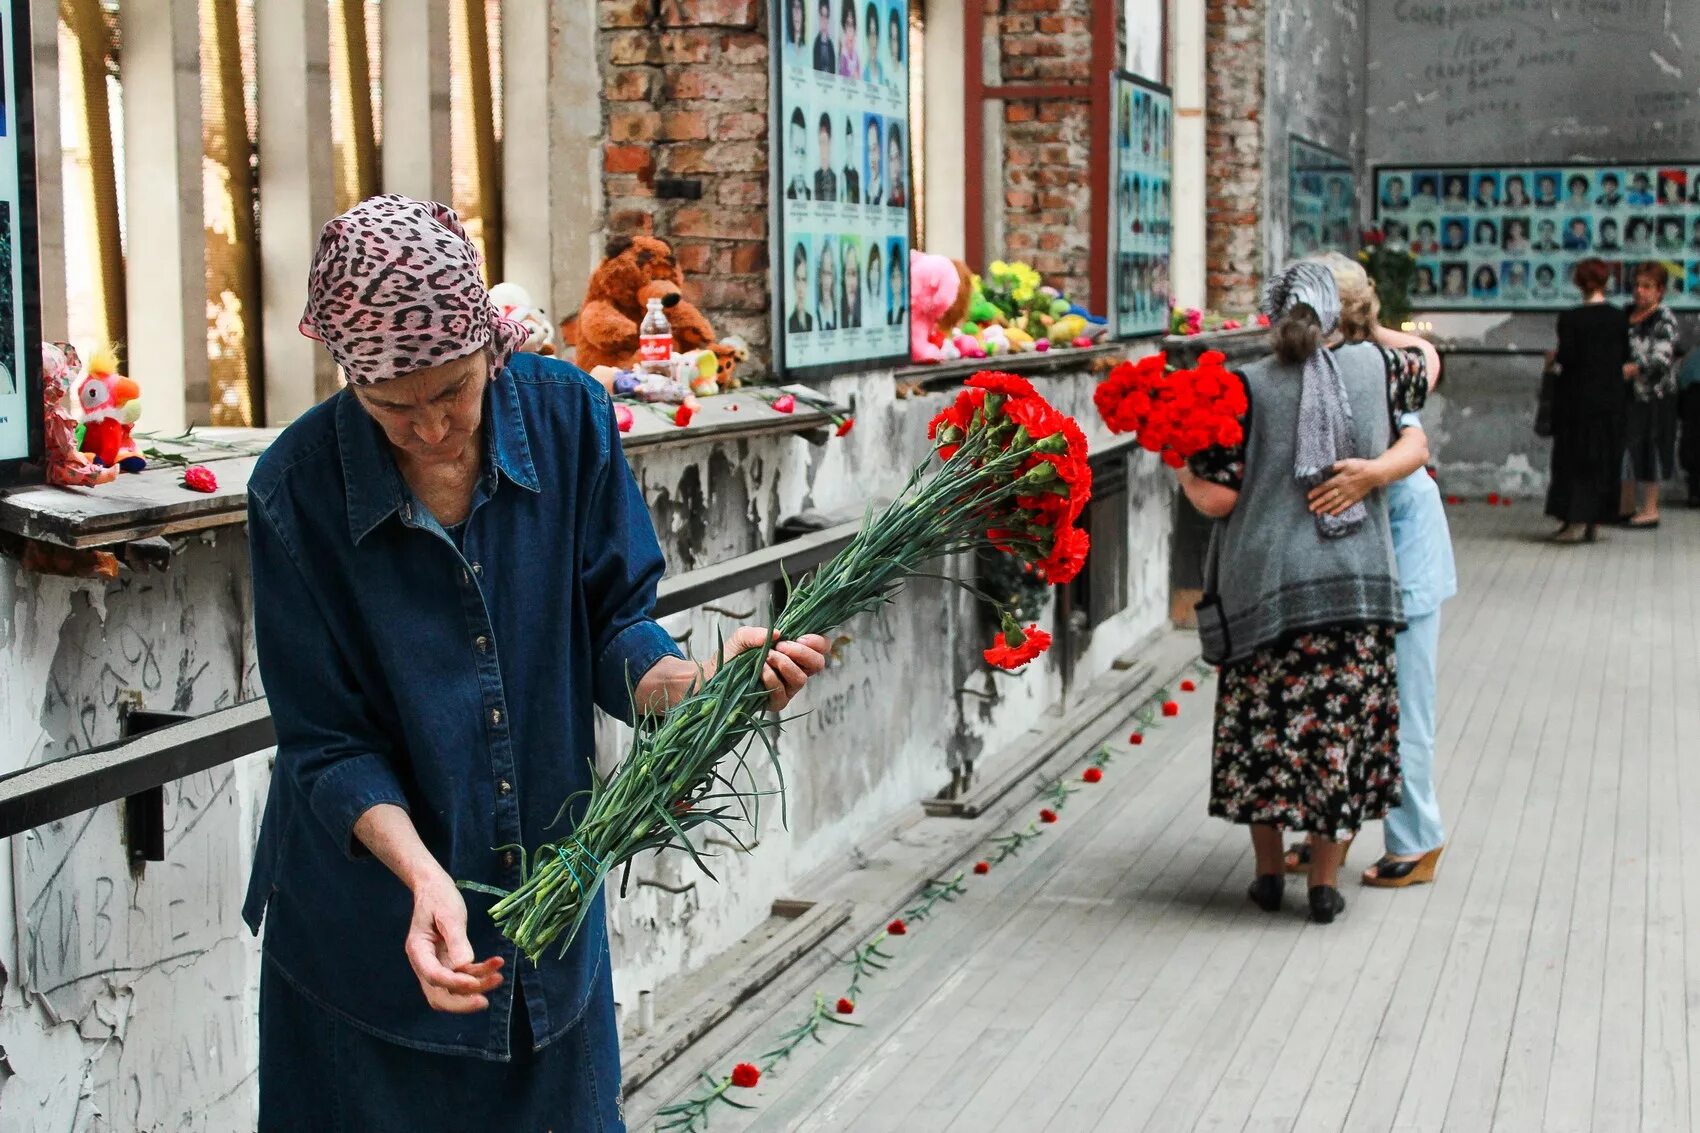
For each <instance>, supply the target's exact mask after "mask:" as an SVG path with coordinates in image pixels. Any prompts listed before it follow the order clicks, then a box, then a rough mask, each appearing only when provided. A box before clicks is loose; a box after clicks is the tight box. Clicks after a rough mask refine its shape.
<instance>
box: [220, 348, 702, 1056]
mask: <svg viewBox="0 0 1700 1133" xmlns="http://www.w3.org/2000/svg"><path fill="white" fill-rule="evenodd" d="M484 412H485V416H484V437H485V468H484V473H483V476H482V477H481V478H480V481H479V483H478V486H477V489H476V492H475V495H474V497H473V504H472V512H471V514H470V516H469V517H468V518H467V520H466V522H465V524H464V525H461V526H459V527H457V529H456V531H455V533H454V534H453V535H451V534H450V533H449V532H447V531H445V530H444V529H443V528H442V526H440V525H439V524H438V523H437V522H436V520H435V519H433V518H432V516H431V514H430V512H429V510H428V509H426V508H425V507H424V506H422V505H421V504H420V503H419V501H418V500H417V499H415V498H414V496H413V495H412V493H411V492H410V491H409V490H408V488H407V487H406V485H405V483H404V482H403V480H402V478H401V475H400V473H399V472H398V471H397V469H396V466H395V462H394V460H393V459H392V457H391V455H390V451H389V447H388V442H387V441H386V440H385V439H384V436H383V434H382V432H381V431H380V430H379V428H378V426H377V425H376V423H375V422H373V421H372V420H371V418H370V417H369V416H368V415H367V413H366V411H365V410H364V409H363V408H362V407H361V406H360V404H359V402H358V401H356V400H355V398H354V396H353V394H352V393H351V392H349V391H347V390H344V391H343V392H341V393H339V394H337V395H336V396H335V397H332V398H331V399H330V400H328V401H327V402H325V403H324V404H322V405H319V406H316V407H315V408H314V409H312V410H310V411H309V412H308V413H307V414H305V415H304V416H303V417H302V418H301V419H300V420H299V421H297V422H296V423H295V424H294V425H292V426H291V427H290V428H289V429H288V430H286V431H285V432H284V434H283V435H282V436H281V437H279V438H278V440H277V441H276V443H274V444H273V445H272V447H271V448H270V450H269V451H268V452H267V453H266V455H265V456H264V458H262V459H261V461H260V463H259V466H258V468H257V469H256V470H255V473H254V476H253V478H252V480H251V481H250V484H249V502H248V518H249V540H250V549H251V555H252V560H253V580H254V621H255V633H256V638H257V646H258V651H259V659H260V671H261V675H262V677H263V679H264V682H265V687H266V693H267V695H268V696H269V698H270V701H271V708H272V716H273V719H274V721H275V723H276V727H277V737H278V750H277V762H276V767H275V770H274V772H273V777H272V788H271V794H270V797H269V799H268V801H267V804H266V812H265V818H264V822H263V824H262V828H261V833H260V839H259V844H258V847H257V848H256V850H255V860H254V871H253V875H252V878H251V880H250V883H249V891H248V899H247V902H246V904H245V905H244V908H243V916H244V918H245V919H246V921H247V922H248V925H249V927H250V928H252V929H253V930H254V931H255V932H258V931H259V928H260V922H261V918H262V917H264V919H265V922H266V938H265V952H266V956H267V959H268V961H270V962H271V963H273V964H275V965H276V966H277V968H278V970H279V971H280V972H282V973H283V974H284V975H285V976H286V977H287V978H288V979H289V980H290V981H291V982H292V983H294V984H295V985H296V986H297V987H298V988H299V989H300V990H301V991H302V992H303V993H305V994H306V995H308V996H309V997H311V998H313V999H315V1000H317V1001H319V1002H320V1003H321V1005H323V1006H325V1007H328V1008H330V1009H332V1010H334V1011H337V1012H339V1013H341V1014H342V1015H344V1016H345V1017H347V1018H348V1019H349V1020H351V1021H352V1022H354V1023H355V1024H357V1025H358V1026H360V1027H362V1028H364V1029H366V1030H368V1031H371V1032H372V1033H374V1034H377V1035H379V1036H382V1037H384V1038H387V1039H391V1040H393V1041H395V1042H398V1043H402V1044H404V1045H407V1046H411V1047H414V1048H417V1049H421V1050H429V1051H437V1052H441V1053H451V1054H469V1055H475V1056H479V1057H484V1058H489V1059H496V1060H503V1059H506V1058H507V1057H508V1053H509V1052H508V1032H509V1020H510V1017H511V1015H512V1012H513V994H514V991H515V988H516V985H517V986H518V987H519V988H520V989H522V994H524V995H525V996H526V1008H527V1012H528V1014H529V1018H530V1020H531V1026H532V1033H533V1041H534V1044H535V1045H543V1044H546V1043H547V1042H548V1041H550V1040H551V1039H552V1038H554V1037H556V1036H558V1035H560V1034H561V1033H562V1032H564V1031H566V1030H567V1029H568V1028H570V1027H571V1026H572V1025H573V1023H574V1022H575V1021H576V1020H577V1019H578V1017H579V1015H580V1013H581V1012H582V1011H583V1009H584V1004H585V1000H586V996H587V994H588V992H589V989H590V987H591V983H592V981H593V980H595V979H596V978H598V976H599V974H601V977H602V978H604V979H605V978H606V975H605V974H602V973H600V972H599V969H600V967H601V966H602V965H605V964H606V963H607V962H608V947H607V937H606V929H605V926H604V924H603V921H602V918H600V917H596V916H592V917H590V918H589V919H588V920H586V922H585V925H584V929H583V931H582V932H581V933H580V935H579V938H578V940H577V941H575V942H574V944H573V947H572V948H571V950H570V951H569V952H568V953H567V955H566V957H565V959H555V958H553V957H552V956H551V957H550V958H549V959H546V960H545V961H544V962H543V963H542V964H541V965H540V966H538V967H532V965H531V964H530V963H528V962H524V961H522V960H520V958H519V957H518V956H517V953H516V950H515V949H514V948H513V946H512V945H510V944H509V943H508V942H507V941H506V940H505V939H503V938H502V937H501V935H500V934H499V933H498V932H497V931H496V929H495V927H494V925H493V924H492V923H491V921H490V919H489V917H488V915H487V911H488V909H489V906H490V904H491V898H489V897H486V896H481V895H479V894H477V893H473V892H467V893H466V901H467V909H468V934H469V936H470V939H471V942H472V947H473V950H474V952H475V953H476V954H477V956H478V957H479V958H481V959H482V958H485V957H488V956H492V955H500V956H503V957H505V958H506V960H507V967H506V969H505V974H506V976H507V979H506V981H505V982H504V983H503V985H502V986H501V987H500V988H499V989H497V991H496V992H495V993H493V994H492V995H491V996H490V997H489V999H490V1007H489V1009H488V1010H487V1011H484V1012H481V1013H478V1014H473V1015H451V1014H444V1013H440V1012H436V1011H433V1010H431V1008H430V1007H429V1006H428V1005H427V1004H426V1002H425V997H424V995H423V993H422V992H421V990H420V987H419V982H418V979H417V978H416V977H415V976H414V973H413V969H412V967H411V966H410V965H409V964H408V962H407V958H406V956H405V955H404V954H403V951H402V942H403V939H404V937H405V935H406V932H407V927H408V922H409V919H410V917H411V913H412V908H413V902H412V895H411V894H410V893H409V892H408V891H407V889H406V888H405V887H404V886H403V885H402V884H401V882H400V881H399V880H397V879H396V878H395V876H394V875H393V874H391V873H390V872H389V870H388V869H387V868H386V867H385V866H384V865H383V864H382V863H381V862H379V861H378V860H377V859H376V858H374V857H372V856H370V855H369V854H367V853H365V851H364V849H363V847H361V846H360V845H359V843H358V841H357V840H356V839H355V838H354V834H353V827H354V823H355V820H356V819H358V818H359V817H360V815H361V814H362V813H364V812H365V811H366V810H367V809H368V808H370V807H372V806H374V805H376V804H379V803H393V804H395V805H397V806H401V807H404V808H406V809H407V810H408V812H409V813H410V814H411V816H412V819H413V823H414V825H415V826H416V827H417V828H418V830H419V834H420V837H421V838H422V839H423V840H424V842H425V845H426V846H427V847H429V848H430V850H431V852H432V854H433V855H434V856H435V857H436V859H437V861H438V862H440V863H441V864H442V865H443V866H444V868H446V869H447V871H448V873H449V875H450V876H451V877H453V878H454V879H456V880H457V881H474V882H481V883H483V884H485V885H492V886H497V887H500V888H503V889H511V888H513V887H514V886H517V885H518V884H519V882H520V880H521V874H520V871H521V869H522V868H523V864H524V860H525V859H526V858H527V857H529V856H530V854H531V852H532V851H534V850H535V849H536V847H537V846H538V845H539V844H541V843H543V842H554V841H559V840H560V839H562V838H563V837H565V836H566V834H567V833H568V831H569V830H570V828H571V824H572V822H573V821H575V820H576V818H577V817H578V812H577V811H576V810H575V811H574V812H573V813H572V814H570V815H569V816H567V817H566V818H563V819H562V820H561V822H560V823H559V824H557V825H555V826H553V827H551V826H550V823H551V822H552V821H553V820H554V818H555V816H556V814H557V812H558V811H559V810H560V807H561V804H562V803H563V802H564V801H565V800H566V799H568V798H569V797H570V796H572V795H573V794H574V793H575V792H579V791H584V790H587V789H588V788H589V786H590V767H591V763H592V760H593V759H594V754H595V753H594V739H593V735H592V725H593V717H594V712H593V706H600V707H601V708H602V709H604V710H605V711H607V712H609V713H611V714H613V715H616V716H618V717H620V718H622V719H628V720H629V718H630V714H631V705H630V687H631V686H632V685H634V684H635V683H636V682H637V680H638V678H639V677H641V676H642V675H643V674H644V673H645V672H646V671H647V670H648V669H649V668H650V667H651V666H652V665H654V664H655V662H656V661H658V660H659V659H660V658H662V657H664V656H668V655H677V653H678V650H677V648H676V647H675V646H674V644H673V641H672V639H671V638H670V637H669V636H668V635H667V633H666V632H665V631H664V630H662V629H661V627H660V626H658V625H657V624H656V623H655V622H654V621H653V620H652V619H651V617H650V608H651V606H652V605H653V603H654V600H655V587H656V583H657V582H658V581H659V580H660V578H661V574H662V566H663V564H662V558H661V551H660V548H659V546H658V545H657V543H656V539H655V532H654V529H653V527H652V526H651V524H650V519H649V513H648V511H647V509H646V508H645V506H644V502H643V499H642V496H641V495H640V493H639V492H638V489H637V485H636V483H635V482H634V481H633V478H632V474H631V470H630V469H629V468H628V467H627V465H626V460H625V456H624V454H623V452H622V451H621V448H620V442H619V432H618V430H617V429H616V427H615V424H614V417H613V411H612V407H611V405H610V403H609V400H608V397H607V395H606V394H605V393H604V392H603V390H602V388H601V387H600V386H599V385H597V384H596V383H595V382H594V381H592V380H591V379H590V378H588V377H587V376H586V375H584V374H583V373H582V372H580V371H578V370H577V369H575V368H573V367H572V366H569V365H566V364H565V363H562V362H559V361H556V360H554V359H546V358H541V357H538V356H536V355H528V354H521V355H517V356H515V358H514V359H513V360H512V362H511V363H509V365H508V366H507V368H506V369H505V370H503V371H502V372H501V373H500V374H499V375H498V376H497V377H496V378H495V379H494V380H493V381H492V382H491V383H490V385H489V388H488V390H487V392H486V395H485V407H484ZM515 846H523V847H525V849H526V851H527V853H526V854H525V855H521V854H518V853H516V852H514V849H513V848H514V847H515Z"/></svg>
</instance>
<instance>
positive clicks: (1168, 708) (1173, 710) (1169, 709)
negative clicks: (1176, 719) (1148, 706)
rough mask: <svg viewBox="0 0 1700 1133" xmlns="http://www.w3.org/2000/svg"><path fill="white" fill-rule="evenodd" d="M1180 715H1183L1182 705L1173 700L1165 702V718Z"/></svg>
mask: <svg viewBox="0 0 1700 1133" xmlns="http://www.w3.org/2000/svg"><path fill="white" fill-rule="evenodd" d="M1180 714H1181V706H1180V705H1178V704H1176V703H1175V702H1174V701H1172V700H1165V701H1164V702H1163V715H1165V716H1179V715H1180Z"/></svg>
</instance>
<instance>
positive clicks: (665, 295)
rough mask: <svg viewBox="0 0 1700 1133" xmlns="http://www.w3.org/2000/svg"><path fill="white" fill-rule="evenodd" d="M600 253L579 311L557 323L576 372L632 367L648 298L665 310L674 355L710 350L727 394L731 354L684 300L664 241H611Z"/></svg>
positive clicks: (641, 238)
mask: <svg viewBox="0 0 1700 1133" xmlns="http://www.w3.org/2000/svg"><path fill="white" fill-rule="evenodd" d="M604 251H605V253H606V255H607V258H606V259H604V260H603V261H602V263H601V265H599V266H598V267H597V269H596V270H595V271H594V272H592V273H591V276H590V286H589V287H588V288H587V289H586V290H585V296H584V306H583V307H581V308H580V309H579V312H578V314H577V315H575V316H573V317H572V318H569V319H568V320H567V321H566V322H564V323H562V324H561V338H562V341H563V342H566V343H568V344H569V345H571V346H573V347H574V348H575V354H574V358H573V360H574V361H575V362H576V363H577V364H578V366H579V368H580V369H582V370H592V369H594V368H596V367H597V366H614V367H616V368H618V369H631V368H633V367H634V366H635V365H636V363H637V353H638V325H639V324H640V323H642V322H643V316H644V310H645V307H646V305H647V300H648V299H649V298H650V297H652V296H654V297H658V298H660V299H662V301H663V304H664V305H665V306H666V308H667V321H668V322H669V323H670V324H671V325H672V328H673V348H674V350H675V351H676V352H678V353H681V354H688V353H689V352H691V351H693V350H712V351H713V352H714V354H715V356H716V357H717V358H718V359H719V361H720V385H721V387H722V388H725V389H730V388H731V387H732V385H733V380H734V379H733V369H734V367H735V366H736V364H737V351H736V349H735V348H733V347H731V346H728V345H726V344H725V343H721V342H716V341H715V338H714V328H713V327H712V326H710V325H709V321H708V319H707V318H706V317H704V315H703V313H702V312H701V311H699V310H697V309H696V307H694V306H692V305H691V303H690V302H689V301H688V300H686V299H685V298H684V294H683V292H684V285H685V277H684V273H683V272H681V271H680V270H679V262H678V260H677V259H676V258H675V257H674V255H673V249H672V248H671V247H669V246H668V244H667V242H666V241H664V240H657V239H656V238H655V237H653V236H615V237H613V238H612V239H610V240H609V241H608V245H607V247H606V248H605V249H604Z"/></svg>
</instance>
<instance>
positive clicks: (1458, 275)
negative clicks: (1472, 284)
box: [1440, 260, 1470, 299]
mask: <svg viewBox="0 0 1700 1133" xmlns="http://www.w3.org/2000/svg"><path fill="white" fill-rule="evenodd" d="M1468 272H1469V265H1468V264H1465V263H1463V262H1462V261H1458V260H1454V261H1452V262H1450V263H1445V264H1442V265H1441V266H1440V295H1441V298H1443V299H1467V298H1469V295H1470V288H1469V276H1468Z"/></svg>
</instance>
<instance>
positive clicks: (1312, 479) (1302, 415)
mask: <svg viewBox="0 0 1700 1133" xmlns="http://www.w3.org/2000/svg"><path fill="white" fill-rule="evenodd" d="M1300 304H1304V305H1305V306H1307V307H1309V308H1310V309H1311V310H1312V311H1315V312H1316V319H1317V322H1318V323H1320V324H1321V326H1322V337H1323V338H1324V339H1326V338H1327V337H1328V336H1329V335H1331V334H1333V333H1334V330H1335V328H1336V327H1338V326H1339V325H1340V290H1339V288H1338V287H1337V286H1335V283H1334V273H1333V272H1332V271H1330V270H1329V269H1328V268H1327V267H1326V266H1325V265H1323V264H1319V263H1316V262H1314V261H1310V260H1302V261H1300V262H1299V263H1296V264H1292V265H1290V266H1288V267H1287V268H1286V269H1285V270H1284V271H1282V272H1280V273H1278V274H1277V275H1276V276H1275V277H1274V278H1272V279H1271V280H1270V281H1269V285H1268V286H1267V287H1266V288H1265V289H1264V293H1263V313H1264V314H1266V315H1268V316H1269V319H1270V321H1271V322H1276V321H1279V320H1280V318H1281V316H1283V315H1285V314H1287V313H1288V312H1289V311H1291V310H1292V309H1293V308H1294V307H1296V306H1299V305H1300ZM1303 381H1304V385H1303V387H1302V389H1301V390H1300V393H1299V426H1298V435H1297V438H1296V443H1295V444H1294V452H1295V453H1296V459H1295V460H1294V464H1293V475H1294V476H1295V477H1297V478H1298V481H1299V483H1300V484H1301V485H1303V486H1304V487H1305V488H1306V489H1307V490H1308V489H1310V488H1314V487H1316V486H1317V485H1318V484H1321V483H1322V482H1323V481H1325V480H1327V479H1328V478H1329V477H1330V476H1332V475H1333V474H1334V464H1335V462H1336V461H1340V460H1345V459H1347V458H1349V457H1353V456H1356V455H1357V446H1356V444H1355V443H1354V441H1353V437H1352V403H1351V401H1350V400H1349V399H1348V398H1347V396H1346V383H1345V380H1344V379H1343V378H1341V376H1340V366H1339V364H1338V363H1337V362H1336V361H1335V360H1334V352H1333V351H1332V350H1329V349H1328V347H1327V346H1322V347H1319V348H1318V349H1317V350H1316V351H1315V352H1314V353H1312V354H1311V356H1310V357H1309V358H1306V359H1305V361H1304V378H1303ZM1368 518H1369V512H1368V510H1367V509H1366V508H1365V507H1364V505H1363V502H1362V501H1359V502H1358V503H1355V504H1353V505H1352V506H1351V507H1349V508H1347V509H1346V510H1345V511H1343V512H1341V513H1340V514H1339V515H1318V516H1316V530H1317V534H1319V535H1321V536H1322V537H1323V538H1324V539H1339V538H1342V537H1344V536H1346V535H1350V534H1352V533H1353V532H1354V531H1356V530H1358V528H1360V527H1362V526H1363V525H1364V521H1365V520H1366V519H1368Z"/></svg>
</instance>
